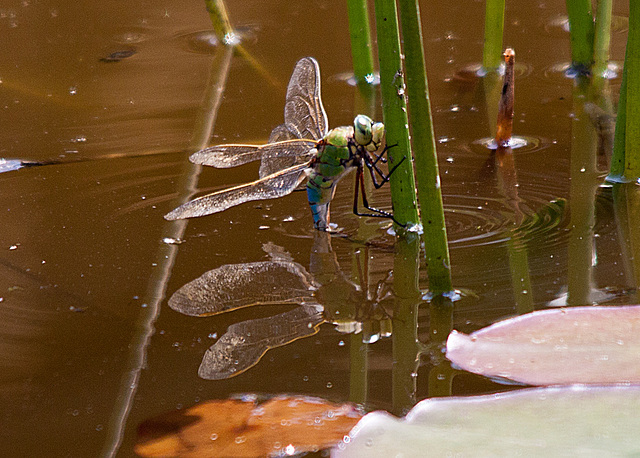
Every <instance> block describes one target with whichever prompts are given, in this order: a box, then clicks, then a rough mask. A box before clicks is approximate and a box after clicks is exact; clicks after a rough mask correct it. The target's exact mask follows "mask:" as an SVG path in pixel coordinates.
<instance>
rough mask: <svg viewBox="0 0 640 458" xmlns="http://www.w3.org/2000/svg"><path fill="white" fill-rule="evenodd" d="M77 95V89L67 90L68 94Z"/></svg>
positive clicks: (72, 87) (73, 87)
mask: <svg viewBox="0 0 640 458" xmlns="http://www.w3.org/2000/svg"><path fill="white" fill-rule="evenodd" d="M77 93H78V89H77V88H76V87H75V86H71V87H70V88H69V94H71V95H76V94H77Z"/></svg>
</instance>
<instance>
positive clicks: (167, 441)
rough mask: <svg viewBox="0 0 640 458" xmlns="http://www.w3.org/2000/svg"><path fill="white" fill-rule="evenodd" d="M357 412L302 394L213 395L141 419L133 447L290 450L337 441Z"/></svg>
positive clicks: (198, 451)
mask: <svg viewBox="0 0 640 458" xmlns="http://www.w3.org/2000/svg"><path fill="white" fill-rule="evenodd" d="M361 416H362V415H361V414H360V413H359V412H358V411H357V410H356V409H355V408H354V407H353V406H352V405H350V404H334V403H330V402H327V401H324V400H323V399H319V398H311V397H304V396H280V397H277V398H273V399H270V400H268V401H266V402H264V403H262V404H257V403H256V402H255V401H254V400H240V399H238V400H219V401H208V402H204V403H202V404H198V405H195V406H193V407H191V408H190V409H187V410H185V411H179V412H171V413H168V414H165V415H161V416H159V417H156V418H154V419H150V420H147V421H145V422H143V423H142V424H141V425H140V426H139V428H138V436H139V437H138V444H137V445H136V447H135V452H136V453H137V454H139V455H141V456H145V457H155V456H182V457H198V456H233V457H254V456H271V455H282V454H283V453H287V454H293V453H302V452H309V451H314V450H319V449H323V448H328V447H330V446H332V445H334V444H336V443H338V442H339V441H340V440H341V439H342V438H343V437H344V436H345V435H346V434H347V433H348V432H349V430H350V429H351V428H352V427H353V426H354V425H355V424H356V423H357V422H358V420H359V419H360V417H361Z"/></svg>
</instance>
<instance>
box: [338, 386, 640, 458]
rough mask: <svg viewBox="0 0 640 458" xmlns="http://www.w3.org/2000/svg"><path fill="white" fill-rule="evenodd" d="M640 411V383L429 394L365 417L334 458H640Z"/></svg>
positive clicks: (342, 443) (343, 442)
mask: <svg viewBox="0 0 640 458" xmlns="http://www.w3.org/2000/svg"><path fill="white" fill-rule="evenodd" d="M639 411H640V386H606V387H596V386H584V385H580V386H577V385H576V386H564V387H551V388H531V389H525V390H518V391H511V392H508V393H500V394H493V395H485V396H475V397H462V398H434V399H427V400H424V401H422V402H420V403H419V404H417V405H416V406H415V407H414V408H413V410H412V411H411V412H409V414H408V415H407V416H406V417H405V418H404V419H399V418H395V417H393V416H391V415H389V414H388V413H386V412H373V413H370V414H368V415H366V416H365V417H364V418H362V420H360V422H359V423H358V424H357V425H356V426H355V427H354V428H353V429H352V430H351V433H350V434H349V436H347V437H346V438H345V439H344V440H343V441H342V442H341V443H340V445H339V446H338V447H337V448H336V449H334V451H333V453H332V456H333V457H337V458H349V457H363V456H364V457H367V458H375V457H384V458H387V457H398V456H403V457H414V456H415V457H417V456H434V457H435V456H442V457H444V456H473V457H483V456H526V457H537V456H540V457H544V458H549V457H559V456H566V457H575V456H580V457H601V456H638V455H639V454H640V435H639V434H638V431H640V415H639V414H638V412H639Z"/></svg>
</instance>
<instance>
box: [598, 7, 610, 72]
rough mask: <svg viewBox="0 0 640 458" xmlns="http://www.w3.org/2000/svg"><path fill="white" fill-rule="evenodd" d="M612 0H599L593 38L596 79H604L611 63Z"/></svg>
mask: <svg viewBox="0 0 640 458" xmlns="http://www.w3.org/2000/svg"><path fill="white" fill-rule="evenodd" d="M611 8H612V1H611V0H598V8H597V10H596V24H595V30H594V38H593V76H594V81H600V80H604V73H605V72H606V70H607V65H608V64H609V44H610V43H611Z"/></svg>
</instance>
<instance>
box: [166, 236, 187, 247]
mask: <svg viewBox="0 0 640 458" xmlns="http://www.w3.org/2000/svg"><path fill="white" fill-rule="evenodd" d="M162 241H163V242H164V243H166V244H167V245H180V244H181V243H184V240H181V239H176V238H173V237H165V238H163V239H162Z"/></svg>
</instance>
